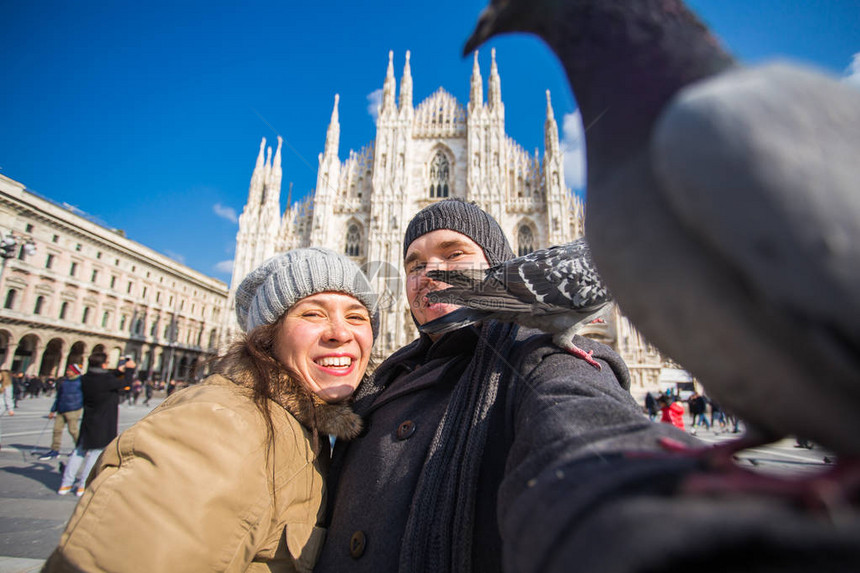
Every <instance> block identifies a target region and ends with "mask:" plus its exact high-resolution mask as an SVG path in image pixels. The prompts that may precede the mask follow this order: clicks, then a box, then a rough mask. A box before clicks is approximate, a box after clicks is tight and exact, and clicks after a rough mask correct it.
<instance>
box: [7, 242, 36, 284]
mask: <svg viewBox="0 0 860 573" xmlns="http://www.w3.org/2000/svg"><path fill="white" fill-rule="evenodd" d="M19 245H23V247H22V248H23V249H24V254H25V255H34V254H36V241H34V240H33V238H32V237H25V236H23V235H18V234H16V233H14V232H12V231H10V232H9V233H8V234H7V235H6V236H5V237H3V238H2V239H0V257H2V258H3V263H2V265H0V282H2V281H3V274H4V273H5V272H6V262H7V261H8V260H9V259H11V258H13V257H14V256H15V254H16V252H17V250H18V246H19Z"/></svg>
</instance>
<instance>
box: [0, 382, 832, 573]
mask: <svg viewBox="0 0 860 573" xmlns="http://www.w3.org/2000/svg"><path fill="white" fill-rule="evenodd" d="M158 402H160V398H159V399H153V400H152V402H151V403H150V407H144V406H143V405H142V400H140V401H139V402H138V405H136V406H129V405H126V404H123V405H121V406H120V417H119V421H120V430H123V429H125V428H127V427H129V426H131V425H132V424H133V423H135V422H136V421H137V420H139V419H140V418H142V417H143V416H144V415H146V413H147V412H149V411H150V410H151V407H154V406H156V405H157V403H158ZM52 403H53V398H45V397H41V398H31V399H27V400H21V401H20V402H19V407H18V409H17V410H16V411H15V416H14V417H9V416H6V415H3V416H2V417H0V430H2V436H0V573H23V572H30V571H38V570H39V568H40V567H41V564H42V563H43V561H44V559H45V558H47V557H48V555H49V554H50V553H51V551H52V550H53V549H54V547H55V546H56V544H57V541H58V540H59V537H60V534H61V533H62V530H63V528H64V527H65V524H66V521H67V520H68V519H69V516H70V515H71V513H72V511H73V510H74V507H75V504H76V503H77V500H78V498H77V497H75V496H74V495H73V494H72V495H67V496H59V495H57V493H56V491H57V488H58V487H59V484H60V474H59V470H58V460H53V461H39V455H41V454H43V453H45V452H46V451H47V450H48V449H49V448H50V443H51V432H52V429H53V421H50V420H49V419H48V412H49V411H50V409H51V404H52ZM685 422H686V423H689V416H685ZM728 430H730V429H729V428H727V431H722V430H721V429H719V428H718V429H717V431H712V430H703V429H698V431H697V437H698V438H700V439H702V440H704V441H705V442H708V443H717V442H720V441H725V440H728V439H732V438H733V437H736V436H737V435H738V434H734V433H732V432H731V431H728ZM71 449H72V440H71V437H70V436H69V435H68V434H67V433H66V434H65V435H64V436H63V447H62V450H61V452H62V454H63V455H62V456H60V458H59V460H60V461H64V460H65V459H66V455H67V454H68V453H69V452H70V451H71ZM34 454H35V455H34ZM741 457H742V458H743V460H742V461H741V462H740V463H741V464H743V465H745V466H747V467H750V468H753V469H756V470H757V471H765V472H770V473H779V474H801V473H806V472H814V471H820V470H821V469H822V468H823V467H824V466H825V465H826V461H825V458H828V459H829V456H828V454H827V453H826V452H823V451H821V450H820V449H819V448H815V449H813V450H807V449H805V448H797V447H795V441H794V440H783V441H782V442H779V443H777V444H775V445H771V446H768V447H765V448H760V449H755V450H750V451H747V452H744V453H743V454H742V455H741Z"/></svg>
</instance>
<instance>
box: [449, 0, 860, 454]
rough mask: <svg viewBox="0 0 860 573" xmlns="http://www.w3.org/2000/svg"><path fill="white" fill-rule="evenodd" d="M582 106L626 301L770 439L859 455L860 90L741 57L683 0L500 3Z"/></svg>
mask: <svg viewBox="0 0 860 573" xmlns="http://www.w3.org/2000/svg"><path fill="white" fill-rule="evenodd" d="M506 32H527V33H532V34H535V35H537V36H539V37H541V38H542V39H543V40H544V41H545V42H546V43H547V44H548V45H549V46H550V48H552V50H553V51H554V52H555V53H556V54H557V55H558V57H559V59H560V60H561V63H562V65H563V66H564V69H565V71H566V73H567V76H568V79H569V81H570V85H571V88H572V90H573V93H574V96H575V97H576V101H577V103H578V104H579V107H580V110H581V113H582V118H583V124H584V125H586V126H588V129H587V130H586V132H585V142H586V149H587V163H588V165H587V166H588V191H587V198H586V212H587V213H588V216H587V218H586V221H585V225H586V233H585V235H586V237H587V238H588V241H589V244H590V245H591V248H592V251H593V255H594V260H595V262H596V263H597V265H598V267H599V268H600V271H601V275H602V276H603V278H604V280H605V281H606V284H607V285H608V287H609V289H610V290H611V291H612V293H613V296H614V297H615V299H616V300H617V302H618V303H619V304H620V305H621V306H622V307H623V308H624V311H625V314H626V315H627V316H628V317H629V318H630V319H631V320H632V322H633V323H634V324H635V325H636V326H637V328H638V329H639V330H640V331H641V332H642V333H643V335H644V336H645V337H646V338H647V339H648V340H649V341H650V342H651V343H653V344H654V345H655V346H657V347H658V348H660V349H661V350H662V351H663V352H664V353H666V354H668V355H669V356H671V357H672V358H674V359H675V360H676V361H678V362H679V363H681V364H683V365H684V367H685V368H687V369H688V370H690V371H691V372H692V373H693V374H694V375H695V376H696V377H697V378H698V379H699V380H701V382H702V384H703V385H704V386H705V388H706V389H707V390H708V392H709V394H710V395H711V396H713V397H714V399H716V400H717V401H719V402H720V403H721V404H723V406H724V407H726V409H727V410H730V411H732V412H734V413H736V414H738V415H739V416H741V417H742V418H743V419H745V420H746V421H747V422H748V425H750V426H754V427H755V428H757V429H758V430H759V431H760V432H762V433H763V434H767V435H769V436H771V437H772V438H777V437H781V436H784V435H788V434H794V435H802V436H806V437H808V438H809V439H811V440H813V441H815V442H817V443H819V444H822V445H823V446H825V447H827V448H829V449H831V450H833V451H835V452H837V453H838V454H840V456H841V457H843V458H844V459H853V460H860V192H858V182H860V90H857V89H855V88H853V87H851V86H849V85H848V84H846V83H843V82H839V81H838V80H836V79H834V78H831V77H828V76H827V75H826V74H824V73H821V72H819V71H816V70H813V69H810V68H807V67H803V66H799V65H795V64H791V63H775V64H769V65H765V66H761V67H754V68H751V67H745V66H742V65H740V64H739V63H738V62H736V61H735V59H734V58H732V56H730V55H729V54H728V53H727V52H726V51H725V50H724V49H723V48H722V47H721V46H720V44H719V42H718V41H717V40H716V39H715V37H714V36H713V35H712V34H711V33H710V32H709V30H708V29H707V28H706V26H705V25H703V24H702V22H701V21H700V20H699V19H698V18H697V17H696V16H695V15H694V14H693V13H692V12H691V11H690V10H689V9H688V8H687V6H686V5H685V4H684V3H683V2H682V1H681V0H575V1H574V0H567V1H565V0H492V2H491V3H490V5H489V6H488V7H487V8H486V9H485V10H484V12H483V13H482V15H481V17H480V20H479V22H478V25H477V28H476V30H475V32H474V34H473V36H472V37H471V38H470V39H469V41H468V42H467V44H466V47H465V52H466V53H470V52H471V51H472V50H474V49H475V48H476V47H477V46H479V45H480V44H481V43H483V42H484V41H486V40H487V39H489V38H491V37H493V36H496V35H498V34H501V33H506Z"/></svg>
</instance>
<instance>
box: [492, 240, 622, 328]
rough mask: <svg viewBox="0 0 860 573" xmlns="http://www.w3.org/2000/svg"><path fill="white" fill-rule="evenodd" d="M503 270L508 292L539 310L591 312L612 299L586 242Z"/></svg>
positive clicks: (521, 260)
mask: <svg viewBox="0 0 860 573" xmlns="http://www.w3.org/2000/svg"><path fill="white" fill-rule="evenodd" d="M500 267H502V268H503V272H504V280H505V282H506V286H507V290H508V291H509V292H510V293H511V294H512V295H514V296H516V297H517V298H519V299H521V300H524V301H530V302H531V304H533V305H534V306H535V308H536V309H538V308H541V307H546V308H559V309H563V310H564V311H570V310H576V311H580V312H591V311H593V310H596V309H597V308H599V307H601V306H603V305H604V304H606V303H607V302H609V300H610V296H609V292H608V291H607V289H606V287H605V285H604V284H603V282H602V280H601V279H600V276H599V275H598V274H597V269H596V267H595V266H594V263H593V261H592V260H591V253H590V251H589V249H588V245H587V243H586V242H585V241H584V240H582V239H579V240H576V241H573V242H571V243H568V244H566V245H560V246H556V247H551V248H549V249H543V250H540V251H535V252H533V253H529V254H528V255H525V256H523V257H519V258H518V259H513V260H512V261H508V262H506V263H503V264H502V265H500ZM500 272H501V270H500Z"/></svg>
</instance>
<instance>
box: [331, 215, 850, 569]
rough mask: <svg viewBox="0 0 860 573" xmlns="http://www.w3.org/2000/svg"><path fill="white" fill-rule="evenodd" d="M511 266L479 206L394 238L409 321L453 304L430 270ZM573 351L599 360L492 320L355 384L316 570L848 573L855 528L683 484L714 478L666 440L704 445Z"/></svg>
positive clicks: (619, 364)
mask: <svg viewBox="0 0 860 573" xmlns="http://www.w3.org/2000/svg"><path fill="white" fill-rule="evenodd" d="M512 256H513V253H512V252H511V249H510V246H509V245H508V243H507V240H506V239H505V237H504V234H503V232H502V230H501V228H500V227H499V225H498V223H496V221H495V220H494V219H493V218H492V217H490V216H489V215H488V214H487V213H485V212H484V211H482V210H481V209H480V208H478V207H477V206H475V205H473V204H470V203H466V202H464V201H459V200H443V201H439V202H436V203H433V204H431V205H430V206H428V207H426V208H425V209H423V210H422V211H420V212H419V213H418V214H417V215H416V216H415V217H414V218H413V220H412V221H411V222H410V223H409V225H408V227H407V230H406V237H405V239H404V266H405V267H406V269H405V270H406V273H407V284H406V294H407V298H408V303H409V307H410V310H411V311H412V317H413V320H414V321H415V322H416V323H417V324H419V325H420V324H424V323H426V322H428V321H430V320H433V319H435V318H438V317H439V316H444V315H445V314H447V313H448V312H451V311H452V310H454V309H455V308H456V307H453V306H449V305H440V304H430V303H429V301H428V300H427V297H426V293H427V292H429V291H431V290H437V289H441V288H446V287H447V285H445V284H444V283H439V282H436V281H434V280H432V279H430V278H429V277H427V276H426V271H427V270H430V269H442V270H444V269H446V268H447V269H451V268H463V266H464V265H465V266H471V267H472V268H479V267H481V266H486V265H487V264H490V265H493V264H497V263H499V262H502V261H504V260H507V259H509V258H511V257H512ZM575 344H576V345H577V346H579V347H580V348H582V349H584V350H585V351H593V355H592V358H593V359H594V360H596V361H597V362H598V363H599V364H600V365H601V368H600V369H596V368H594V367H592V366H591V365H590V364H588V363H587V362H585V361H584V360H582V359H580V358H578V357H575V356H573V355H571V354H568V353H567V352H565V351H564V350H562V349H561V348H559V347H557V346H555V345H554V344H553V343H552V339H551V337H550V336H549V335H546V334H543V333H541V332H538V331H535V330H531V329H526V328H520V327H518V326H515V325H509V324H502V323H499V322H496V321H487V322H485V323H483V324H479V325H473V326H467V327H463V328H460V329H459V330H455V331H453V332H449V333H447V334H443V335H437V336H435V337H430V336H428V335H427V334H421V336H420V338H418V339H417V340H415V341H414V342H412V343H411V344H409V345H407V346H406V347H404V348H402V349H401V350H399V351H397V352H395V353H394V354H393V355H392V356H390V357H389V358H388V359H387V360H385V361H384V362H383V363H382V364H381V365H380V366H379V368H377V370H376V371H375V373H374V375H373V377H372V378H371V379H369V380H367V381H365V382H363V383H362V384H361V385H360V386H359V388H358V391H357V392H356V396H355V411H356V412H357V413H358V414H360V415H361V416H362V418H363V420H364V422H365V430H364V431H363V432H362V434H361V435H360V436H359V437H358V438H357V439H355V440H353V441H351V442H343V441H337V442H336V443H335V446H334V450H333V455H332V461H331V467H330V470H329V476H328V480H327V485H328V488H329V497H328V499H329V502H328V503H329V505H328V509H327V514H326V526H327V529H328V532H327V536H326V541H325V544H324V545H323V548H322V553H321V555H320V559H319V562H318V563H317V566H316V567H315V569H314V571H315V572H316V573H350V572H353V571H366V572H373V573H378V572H393V571H400V572H403V573H421V572H428V573H429V572H433V573H437V572H449V573H455V572H456V573H468V572H470V571H474V572H478V571H480V572H490V571H523V572H526V571H528V572H535V573H538V572H540V573H546V572H559V573H561V572H565V573H566V572H568V571H574V570H575V571H582V572H600V573H604V572H607V571H611V572H619V573H620V572H644V571H648V572H651V573H653V572H658V571H677V570H680V569H681V568H684V569H687V568H688V566H689V565H690V564H691V563H692V564H693V566H694V568H695V567H696V566H698V567H702V568H704V569H707V570H709V571H711V570H713V571H745V572H748V571H757V572H758V571H824V570H827V571H831V570H836V571H846V570H847V571H856V564H857V563H860V544H858V543H857V539H858V526H860V524H858V523H857V521H856V520H853V521H852V520H849V522H848V523H847V524H843V523H841V522H839V523H836V524H834V523H833V522H829V521H828V520H824V519H821V516H820V515H815V514H811V513H804V512H798V511H797V509H796V508H795V507H794V506H792V505H791V504H790V503H779V502H778V501H775V500H773V499H768V498H766V497H765V496H763V495H759V496H757V497H756V496H748V495H747V496H745V495H739V496H725V497H717V498H713V499H711V498H709V497H708V496H707V495H702V494H696V493H692V492H690V491H688V489H687V487H688V485H689V486H691V487H692V486H695V485H696V484H697V483H701V482H699V481H698V480H697V479H696V478H699V477H704V478H711V477H715V476H714V474H716V473H718V472H719V471H720V470H719V469H717V468H713V467H711V466H709V465H708V464H707V463H706V462H705V461H703V459H702V458H701V457H700V456H697V455H692V450H689V449H688V450H686V451H685V452H683V453H680V454H679V453H675V452H674V451H667V448H669V449H671V450H676V449H683V448H684V446H685V445H686V447H687V448H697V447H702V446H703V444H702V442H700V441H698V440H697V439H696V438H694V437H692V436H689V435H688V434H687V433H685V432H683V431H681V430H678V429H677V428H675V427H673V426H672V425H670V424H658V423H654V422H652V421H650V420H648V418H647V417H646V416H643V415H642V409H641V407H640V406H639V405H638V403H637V402H636V400H635V399H634V398H633V397H632V396H631V395H630V393H629V385H630V378H629V374H628V370H627V367H626V365H625V364H624V362H623V360H621V358H620V357H619V356H618V355H617V354H616V353H615V352H614V351H612V350H611V349H610V348H609V347H607V346H605V345H603V344H600V343H598V342H596V341H593V340H590V339H586V338H583V337H579V336H578V337H576V338H575ZM739 471H740V470H739ZM716 477H718V476H716ZM834 521H836V520H834ZM816 560H819V561H822V563H816ZM824 561H827V563H824ZM833 563H836V567H829V565H832V564H833Z"/></svg>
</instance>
